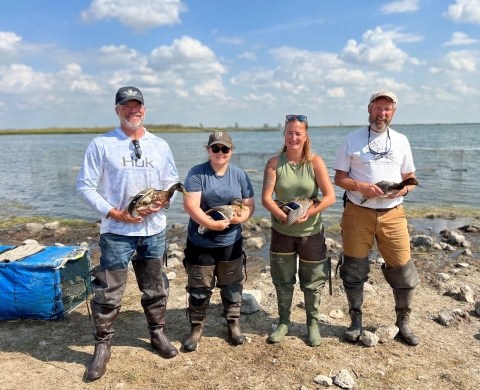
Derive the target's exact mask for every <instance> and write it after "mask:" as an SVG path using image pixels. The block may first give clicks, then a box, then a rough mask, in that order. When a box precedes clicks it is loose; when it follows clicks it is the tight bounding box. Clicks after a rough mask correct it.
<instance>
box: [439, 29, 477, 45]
mask: <svg viewBox="0 0 480 390" xmlns="http://www.w3.org/2000/svg"><path fill="white" fill-rule="evenodd" d="M477 42H478V39H473V38H470V37H469V36H468V35H467V34H465V33H463V32H459V31H457V32H454V33H453V34H452V39H451V40H450V41H448V42H445V43H444V44H443V46H461V45H472V44H474V43H477Z"/></svg>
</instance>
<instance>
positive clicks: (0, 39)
mask: <svg viewBox="0 0 480 390" xmlns="http://www.w3.org/2000/svg"><path fill="white" fill-rule="evenodd" d="M21 40H22V38H21V37H19V36H18V35H17V34H15V33H13V32H8V31H7V32H4V31H0V53H2V54H3V53H7V52H13V51H15V50H17V49H18V44H19V43H20V41H21Z"/></svg>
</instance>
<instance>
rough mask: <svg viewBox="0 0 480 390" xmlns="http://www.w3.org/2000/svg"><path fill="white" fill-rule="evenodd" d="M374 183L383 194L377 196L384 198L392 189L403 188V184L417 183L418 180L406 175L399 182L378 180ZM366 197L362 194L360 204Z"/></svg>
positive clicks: (413, 184)
mask: <svg viewBox="0 0 480 390" xmlns="http://www.w3.org/2000/svg"><path fill="white" fill-rule="evenodd" d="M375 185H376V186H377V187H378V188H380V189H381V190H382V191H383V195H381V196H379V198H386V197H387V196H389V195H390V194H391V193H392V192H393V190H397V191H400V190H403V189H404V188H405V186H416V185H418V180H417V179H416V178H414V177H408V178H406V179H405V180H403V181H401V182H400V183H395V182H393V181H385V180H382V181H379V182H378V183H375ZM368 199H370V198H369V197H367V196H365V195H364V196H362V200H361V202H360V204H363V203H364V202H366V201H367V200H368Z"/></svg>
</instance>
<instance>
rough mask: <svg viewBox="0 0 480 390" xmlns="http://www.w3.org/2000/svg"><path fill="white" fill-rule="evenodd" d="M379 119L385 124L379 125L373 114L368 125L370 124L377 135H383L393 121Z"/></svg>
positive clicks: (383, 118)
mask: <svg viewBox="0 0 480 390" xmlns="http://www.w3.org/2000/svg"><path fill="white" fill-rule="evenodd" d="M379 119H382V120H383V121H384V122H380V123H377V122H376V120H377V118H375V117H374V116H373V115H372V114H370V116H369V117H368V123H370V128H371V129H372V130H373V131H375V132H376V133H383V132H384V131H386V130H387V129H388V125H390V122H391V121H392V119H391V118H390V120H389V119H387V118H386V117H381V118H379Z"/></svg>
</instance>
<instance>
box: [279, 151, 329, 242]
mask: <svg viewBox="0 0 480 390" xmlns="http://www.w3.org/2000/svg"><path fill="white" fill-rule="evenodd" d="M276 173H277V180H276V183H275V199H278V200H281V201H282V202H290V201H292V200H295V199H299V198H306V199H308V198H311V197H312V196H317V195H318V185H317V181H316V180H315V172H314V171H313V166H312V163H311V162H308V163H305V164H303V165H302V164H301V163H297V164H295V163H291V162H289V161H288V159H287V156H286V154H285V153H282V154H280V155H279V156H278V164H277V171H276ZM272 227H273V228H274V229H275V230H276V231H277V232H279V233H282V234H285V235H287V236H294V237H305V236H312V235H314V234H317V233H320V231H321V228H322V216H321V213H318V214H315V215H314V216H312V217H310V218H308V219H307V220H306V221H305V222H304V223H301V224H293V225H291V226H289V227H287V226H285V225H283V224H282V221H281V220H279V219H277V218H275V217H274V216H273V215H272Z"/></svg>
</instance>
